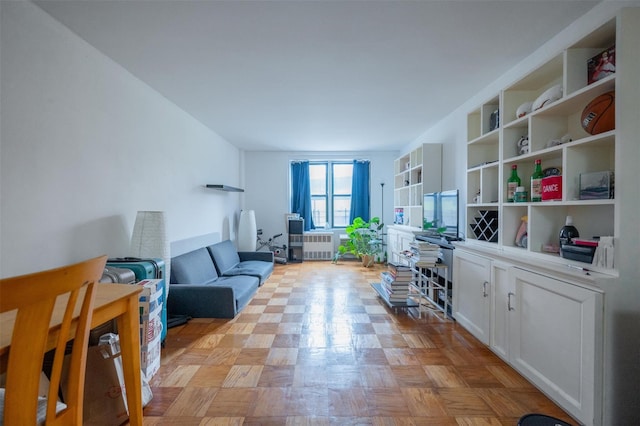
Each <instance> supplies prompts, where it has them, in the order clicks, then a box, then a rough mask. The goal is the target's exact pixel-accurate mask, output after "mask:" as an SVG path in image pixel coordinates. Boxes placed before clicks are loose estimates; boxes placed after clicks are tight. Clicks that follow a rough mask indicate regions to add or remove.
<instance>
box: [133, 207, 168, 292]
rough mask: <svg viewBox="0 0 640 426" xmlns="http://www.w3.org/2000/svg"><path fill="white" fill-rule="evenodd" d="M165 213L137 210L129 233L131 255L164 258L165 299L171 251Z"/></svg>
mask: <svg viewBox="0 0 640 426" xmlns="http://www.w3.org/2000/svg"><path fill="white" fill-rule="evenodd" d="M166 222H167V221H166V215H165V212H163V211H139V212H138V214H137V215H136V222H135V224H134V225H133V234H132V235H131V255H132V256H133V257H141V258H149V257H151V258H161V259H162V260H164V270H165V277H164V286H165V294H166V295H165V300H166V296H168V295H169V279H170V277H171V275H170V274H171V253H170V251H169V239H168V238H167V226H166Z"/></svg>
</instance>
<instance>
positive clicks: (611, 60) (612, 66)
mask: <svg viewBox="0 0 640 426" xmlns="http://www.w3.org/2000/svg"><path fill="white" fill-rule="evenodd" d="M615 72H616V46H615V45H613V46H611V47H609V48H607V49H605V50H603V51H602V52H600V53H598V54H597V55H596V56H594V57H593V58H590V59H589V60H587V84H591V83H594V82H596V81H598V80H602V79H603V78H605V77H607V76H610V75H611V74H613V73H615Z"/></svg>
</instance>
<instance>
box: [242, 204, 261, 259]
mask: <svg viewBox="0 0 640 426" xmlns="http://www.w3.org/2000/svg"><path fill="white" fill-rule="evenodd" d="M257 238H258V230H257V228H256V212H255V211H253V210H242V211H241V212H240V222H239V223H238V251H256V249H257Z"/></svg>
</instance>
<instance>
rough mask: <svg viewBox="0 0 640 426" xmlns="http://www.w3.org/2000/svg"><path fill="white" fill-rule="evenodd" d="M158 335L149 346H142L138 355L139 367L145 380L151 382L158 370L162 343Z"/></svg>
mask: <svg viewBox="0 0 640 426" xmlns="http://www.w3.org/2000/svg"><path fill="white" fill-rule="evenodd" d="M160 337H161V336H160V334H158V335H157V336H156V338H155V339H154V340H153V341H152V342H151V343H149V344H147V345H143V346H142V348H141V354H140V367H141V368H142V373H143V374H144V375H145V376H146V378H147V380H151V378H152V377H153V375H154V374H156V373H157V372H158V370H159V369H160V352H161V348H162V342H161V338H160Z"/></svg>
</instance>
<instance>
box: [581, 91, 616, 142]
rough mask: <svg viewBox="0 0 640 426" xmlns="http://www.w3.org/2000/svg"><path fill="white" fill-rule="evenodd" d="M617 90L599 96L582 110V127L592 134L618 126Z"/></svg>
mask: <svg viewBox="0 0 640 426" xmlns="http://www.w3.org/2000/svg"><path fill="white" fill-rule="evenodd" d="M615 119H616V92H607V93H604V94H602V95H600V96H597V97H596V98H595V99H593V100H592V101H591V102H589V104H588V105H587V106H586V107H585V108H584V109H583V110H582V116H581V117H580V120H581V122H582V128H583V129H584V130H586V131H587V132H588V133H590V134H592V135H597V134H598V133H603V132H608V131H609V130H613V129H615V128H616V121H615Z"/></svg>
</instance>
